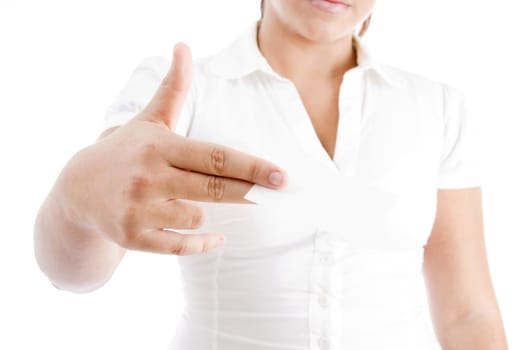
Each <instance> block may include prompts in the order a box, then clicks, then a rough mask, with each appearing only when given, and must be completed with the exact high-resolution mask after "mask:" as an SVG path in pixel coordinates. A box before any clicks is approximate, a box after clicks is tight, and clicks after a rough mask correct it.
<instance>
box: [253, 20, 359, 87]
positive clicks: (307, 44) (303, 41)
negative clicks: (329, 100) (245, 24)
mask: <svg viewBox="0 0 526 350" xmlns="http://www.w3.org/2000/svg"><path fill="white" fill-rule="evenodd" d="M267 12H268V13H265V16H264V17H263V19H262V20H261V21H260V23H259V26H258V35H257V41H258V47H259V50H260V51H261V53H262V54H263V56H264V57H265V58H266V60H267V61H268V63H269V65H270V66H271V67H272V69H274V70H275V71H276V72H277V73H278V74H280V75H281V76H283V77H285V78H288V79H291V80H294V78H298V79H301V78H302V77H303V78H304V77H306V76H308V77H309V80H327V79H335V78H340V77H341V76H343V74H344V73H345V72H346V71H347V70H349V69H351V68H353V67H355V66H356V65H357V62H356V52H355V50H354V49H353V45H352V37H349V36H345V37H344V38H341V39H338V40H335V41H331V42H316V41H312V40H309V39H308V38H305V37H304V36H301V35H300V34H298V33H296V32H293V31H291V30H290V28H287V27H285V26H284V25H283V24H282V23H280V21H279V20H277V19H276V18H274V16H272V13H270V11H267Z"/></svg>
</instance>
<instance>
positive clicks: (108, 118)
mask: <svg viewBox="0 0 526 350" xmlns="http://www.w3.org/2000/svg"><path fill="white" fill-rule="evenodd" d="M192 66H195V63H194V64H193V65H192ZM169 68H170V61H169V60H168V59H167V58H166V57H163V56H148V57H145V58H144V59H143V60H142V61H141V62H140V63H139V64H138V65H137V66H136V67H135V69H134V70H133V72H132V74H131V75H130V77H129V79H128V81H127V82H126V83H125V84H124V86H123V87H122V88H121V90H120V91H119V92H118V93H117V95H116V96H115V97H114V99H113V102H112V103H111V104H110V105H109V106H108V107H107V108H106V112H105V115H104V119H103V126H102V128H103V130H106V129H108V128H111V127H114V126H120V125H122V124H125V123H126V122H128V121H129V120H130V119H132V118H133V117H134V116H135V115H137V114H138V113H139V112H141V111H142V110H143V108H144V107H146V105H147V104H148V102H149V101H150V100H151V99H152V97H153V96H154V94H155V92H156V91H157V88H158V87H159V85H160V84H161V82H162V80H163V78H164V77H165V75H166V73H167V72H168V70H169ZM193 73H194V74H193V78H194V79H192V84H191V88H190V90H189V91H188V94H187V95H186V99H185V102H184V104H183V107H182V110H181V114H180V115H179V118H178V121H177V123H176V125H175V130H174V132H176V133H177V134H179V135H182V136H186V135H187V133H188V129H189V126H190V122H191V119H192V116H193V111H194V104H195V95H196V94H195V84H194V81H195V69H194V71H193Z"/></svg>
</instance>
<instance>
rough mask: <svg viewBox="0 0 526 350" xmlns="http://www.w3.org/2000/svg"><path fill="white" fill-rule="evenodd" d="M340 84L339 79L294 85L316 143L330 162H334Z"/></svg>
mask: <svg viewBox="0 0 526 350" xmlns="http://www.w3.org/2000/svg"><path fill="white" fill-rule="evenodd" d="M340 84H341V80H340V79H339V80H335V81H326V82H321V83H318V84H316V83H312V82H296V83H295V88H296V90H297V92H298V95H299V97H300V99H301V103H302V105H303V107H304V109H305V112H306V115H308V117H309V122H310V123H311V124H312V128H313V129H314V132H315V134H316V137H317V139H318V142H319V143H320V144H321V146H322V147H323V149H324V151H325V152H326V153H327V155H328V156H329V157H330V159H332V160H334V152H335V146H336V136H337V132H338V118H339V108H338V102H339V92H340Z"/></svg>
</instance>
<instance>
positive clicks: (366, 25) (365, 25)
mask: <svg viewBox="0 0 526 350" xmlns="http://www.w3.org/2000/svg"><path fill="white" fill-rule="evenodd" d="M260 11H261V18H260V20H261V19H263V15H264V14H265V0H261V4H260ZM371 17H372V14H371V15H369V17H367V18H366V19H365V21H364V22H363V23H362V27H361V28H360V31H359V32H358V36H360V37H362V36H363V35H364V34H365V33H366V32H367V29H368V28H369V24H370V23H371Z"/></svg>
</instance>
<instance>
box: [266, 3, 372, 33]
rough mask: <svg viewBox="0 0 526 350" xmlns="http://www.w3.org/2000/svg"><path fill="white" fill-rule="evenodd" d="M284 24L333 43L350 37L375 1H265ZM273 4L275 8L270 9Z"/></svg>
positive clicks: (299, 31)
mask: <svg viewBox="0 0 526 350" xmlns="http://www.w3.org/2000/svg"><path fill="white" fill-rule="evenodd" d="M265 1H269V2H270V3H269V4H266V5H270V6H266V7H267V10H271V11H273V12H274V13H275V16H276V17H277V18H278V19H279V20H280V22H281V23H282V24H283V26H284V27H286V28H288V29H290V30H293V31H295V32H297V33H299V34H301V35H302V36H304V37H305V38H307V39H309V40H312V41H318V42H331V41H334V40H336V39H338V38H342V37H348V36H349V35H351V34H352V32H353V31H354V29H355V28H357V27H358V26H359V25H360V24H361V22H362V21H363V20H364V19H365V18H367V17H368V16H369V14H370V13H371V11H372V8H373V7H374V4H375V0H354V1H353V0H265ZM269 7H272V9H269Z"/></svg>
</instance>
